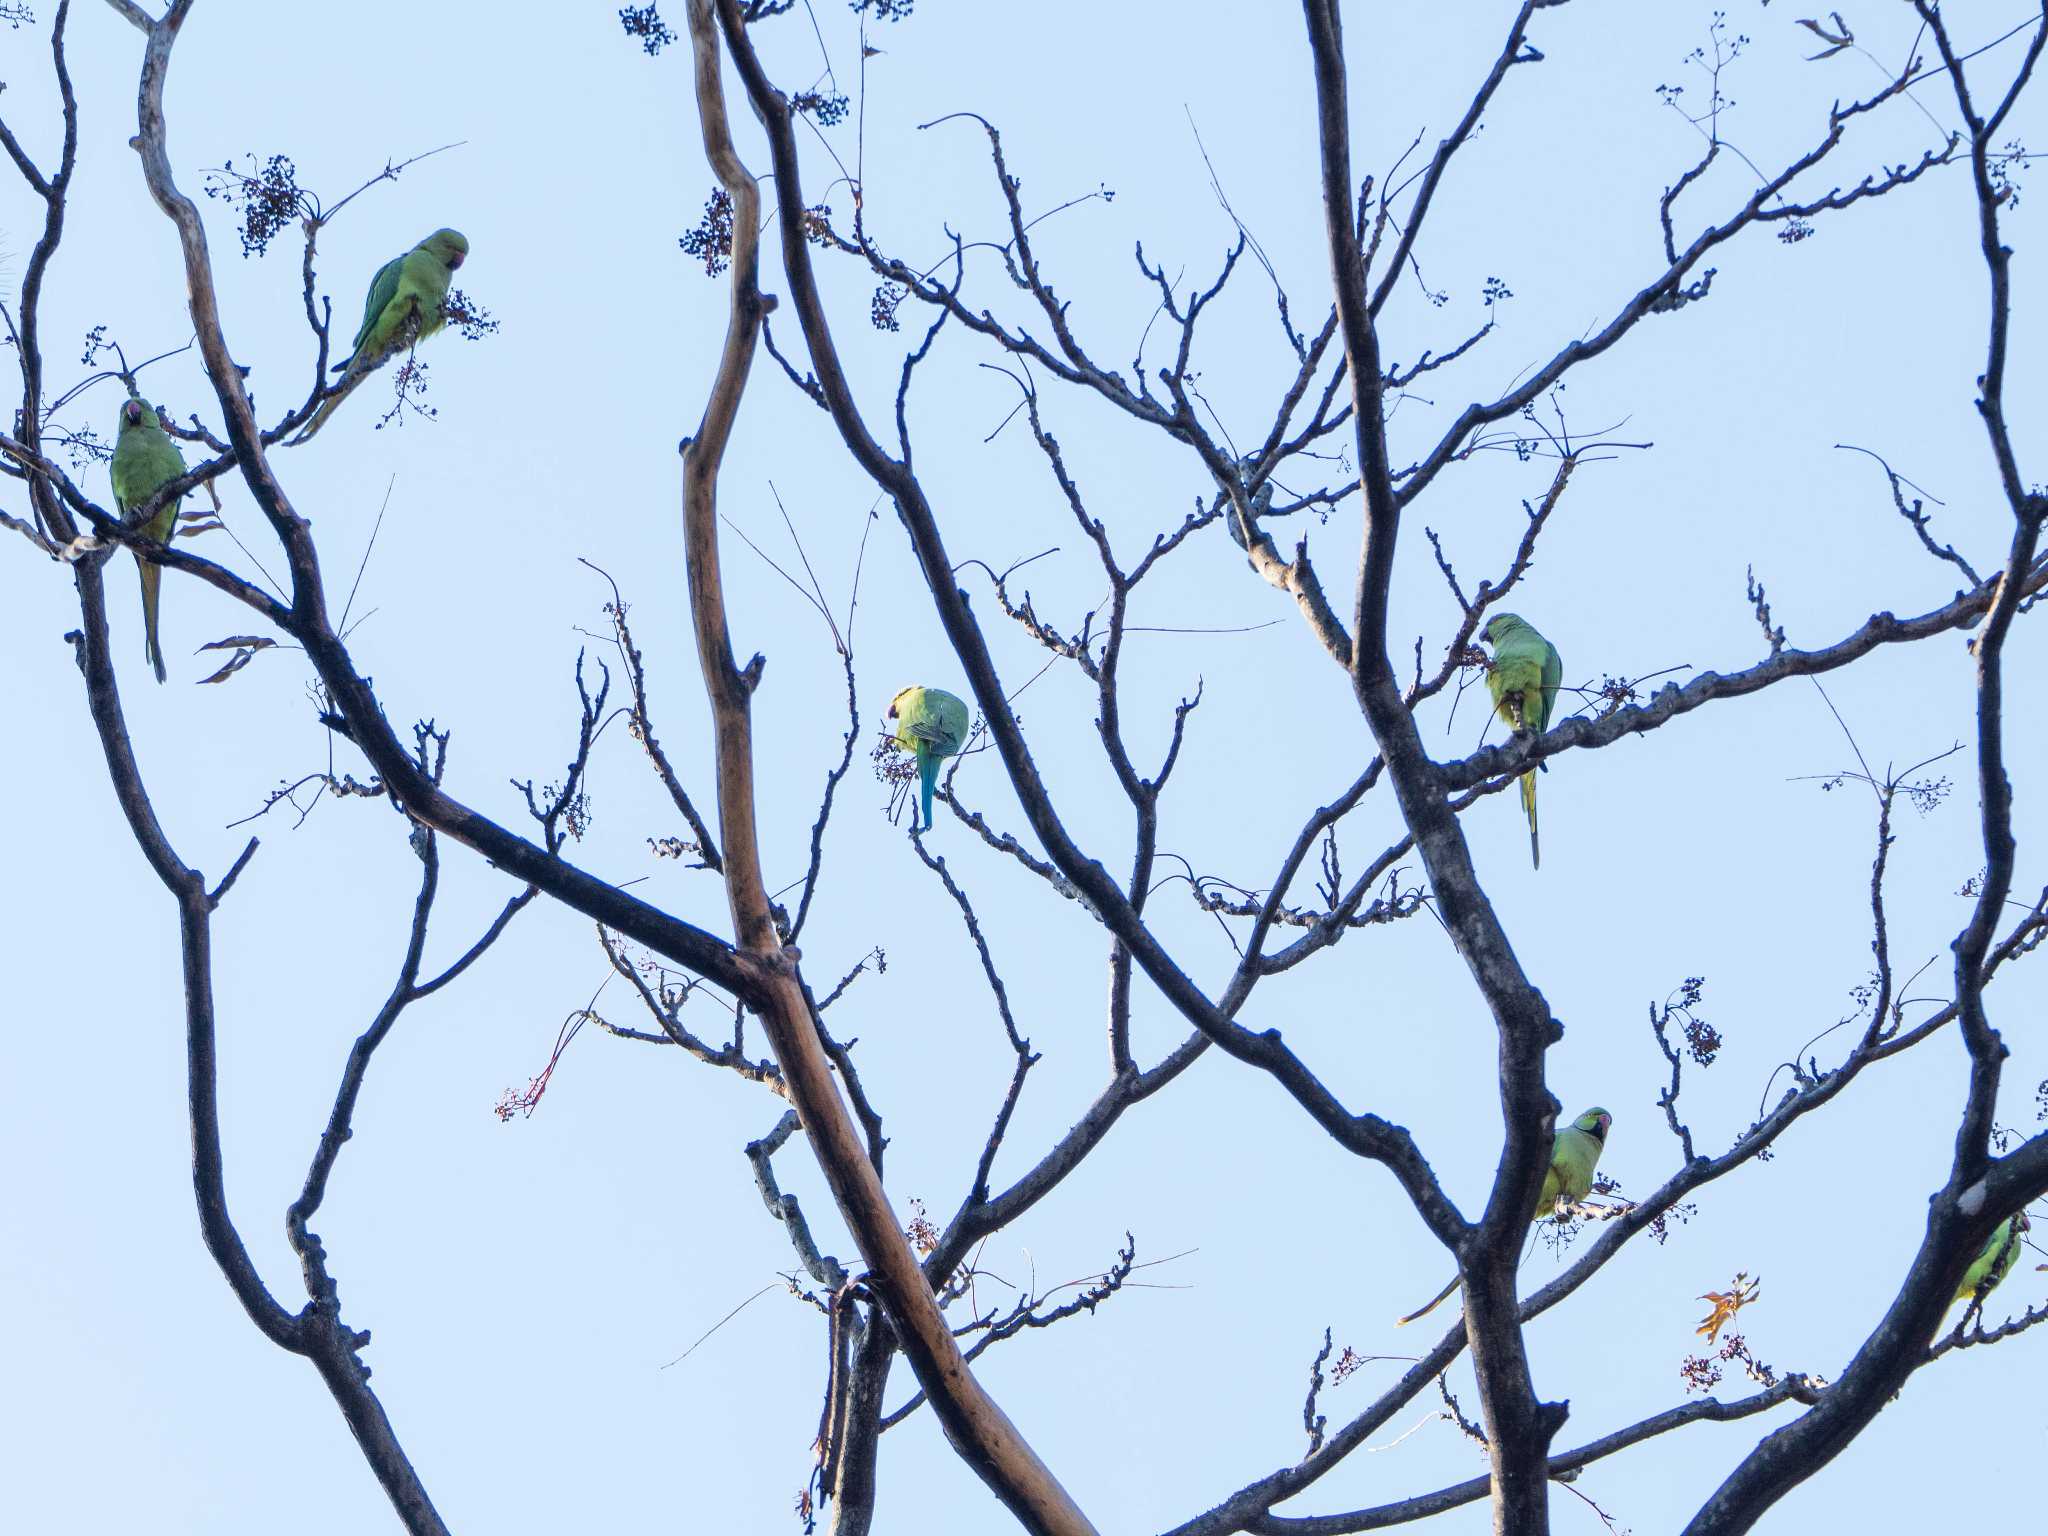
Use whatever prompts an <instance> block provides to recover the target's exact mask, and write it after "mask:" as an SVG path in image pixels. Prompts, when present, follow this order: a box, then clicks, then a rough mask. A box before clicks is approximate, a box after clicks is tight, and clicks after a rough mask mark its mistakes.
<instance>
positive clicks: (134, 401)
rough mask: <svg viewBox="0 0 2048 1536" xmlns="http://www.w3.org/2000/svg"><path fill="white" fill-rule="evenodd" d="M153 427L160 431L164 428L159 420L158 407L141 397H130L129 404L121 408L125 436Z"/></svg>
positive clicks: (122, 429) (122, 428)
mask: <svg viewBox="0 0 2048 1536" xmlns="http://www.w3.org/2000/svg"><path fill="white" fill-rule="evenodd" d="M151 427H156V428H158V429H159V430H161V429H162V427H163V423H162V422H160V421H158V420H157V415H156V407H155V406H153V405H151V404H150V403H149V402H148V401H147V400H145V399H143V398H142V396H140V395H131V396H129V398H128V403H127V404H126V405H124V406H122V407H121V431H122V433H123V435H125V434H127V433H129V432H136V431H146V430H148V429H149V428H151Z"/></svg>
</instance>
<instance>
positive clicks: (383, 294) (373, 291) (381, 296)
mask: <svg viewBox="0 0 2048 1536" xmlns="http://www.w3.org/2000/svg"><path fill="white" fill-rule="evenodd" d="M411 254H412V253H411V252H410V251H408V252H406V256H410V255H411ZM404 265H405V256H394V257H392V258H391V259H390V260H389V261H387V262H385V263H384V265H383V266H381V267H379V268H378V269H377V275H376V276H375V277H373V278H371V279H370V297H369V300H368V302H367V303H365V304H364V305H363V324H362V328H361V329H360V330H358V331H357V332H356V339H355V341H354V342H353V343H352V344H351V347H350V353H349V355H350V357H351V358H353V357H354V355H355V353H357V352H360V351H361V350H362V348H363V342H364V341H365V340H367V339H368V337H369V334H370V329H371V327H373V326H374V325H376V323H377V317H378V316H379V315H381V314H383V313H384V306H385V305H387V304H389V303H390V302H391V301H392V299H394V298H395V297H397V295H398V274H399V270H400V269H401V268H402V267H404Z"/></svg>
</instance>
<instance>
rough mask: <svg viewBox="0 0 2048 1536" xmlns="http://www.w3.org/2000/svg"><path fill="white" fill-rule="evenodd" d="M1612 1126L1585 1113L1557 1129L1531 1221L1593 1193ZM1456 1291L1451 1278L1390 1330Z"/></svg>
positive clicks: (1600, 1114)
mask: <svg viewBox="0 0 2048 1536" xmlns="http://www.w3.org/2000/svg"><path fill="white" fill-rule="evenodd" d="M1613 1124H1614V1116H1612V1115H1610V1114H1609V1113H1608V1112H1607V1111H1606V1110H1604V1109H1600V1108H1597V1107H1596V1108H1593V1109H1589V1110H1587V1111H1586V1112H1585V1113H1584V1114H1583V1115H1581V1116H1579V1118H1578V1119H1576V1120H1574V1121H1573V1122H1572V1123H1571V1124H1570V1125H1567V1126H1562V1127H1560V1128H1559V1130H1558V1133H1557V1135H1556V1136H1554V1137H1552V1138H1551V1142H1550V1166H1549V1167H1548V1168H1547V1169H1545V1170H1544V1173H1543V1188H1542V1189H1540V1190H1538V1191H1537V1194H1536V1209H1535V1210H1534V1211H1533V1212H1532V1213H1531V1214H1530V1216H1529V1219H1530V1220H1531V1221H1541V1220H1542V1219H1543V1218H1544V1217H1546V1216H1548V1215H1551V1214H1552V1213H1553V1212H1555V1211H1556V1209H1557V1202H1558V1201H1560V1200H1562V1201H1564V1202H1565V1203H1566V1204H1567V1205H1577V1204H1578V1203H1579V1202H1580V1201H1581V1200H1583V1199H1585V1198H1586V1196H1587V1195H1589V1194H1591V1193H1592V1191H1593V1170H1594V1167H1595V1166H1596V1165H1597V1164H1598V1163H1599V1161H1600V1153H1601V1150H1602V1149H1603V1148H1604V1147H1605V1146H1606V1145H1607V1130H1608V1127H1609V1126H1611V1125H1613ZM1457 1288H1458V1277H1457V1276H1456V1275H1453V1276H1452V1277H1451V1283H1450V1284H1449V1285H1447V1286H1445V1287H1444V1288H1443V1289H1442V1290H1440V1291H1438V1292H1437V1293H1436V1294H1435V1295H1434V1296H1432V1297H1430V1298H1429V1300H1428V1301H1426V1302H1424V1303H1423V1304H1422V1306H1420V1307H1418V1308H1417V1309H1416V1310H1415V1311H1413V1312H1410V1313H1409V1314H1408V1315H1407V1316H1406V1317H1404V1318H1402V1319H1401V1320H1400V1321H1399V1322H1398V1323H1396V1324H1395V1325H1394V1326H1395V1327H1397V1328H1405V1327H1407V1326H1408V1324H1410V1323H1412V1322H1414V1321H1415V1319H1417V1318H1418V1317H1423V1316H1426V1315H1427V1314H1429V1313H1430V1312H1433V1311H1435V1310H1436V1305H1437V1303H1438V1302H1440V1301H1442V1300H1443V1299H1444V1298H1445V1297H1446V1296H1448V1295H1450V1294H1451V1292H1453V1291H1455V1290H1456V1289H1457Z"/></svg>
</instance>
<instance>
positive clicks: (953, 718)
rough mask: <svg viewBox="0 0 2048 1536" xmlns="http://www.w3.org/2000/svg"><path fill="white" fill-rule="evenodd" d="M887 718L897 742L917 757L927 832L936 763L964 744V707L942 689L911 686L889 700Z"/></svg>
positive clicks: (965, 732) (965, 711)
mask: <svg viewBox="0 0 2048 1536" xmlns="http://www.w3.org/2000/svg"><path fill="white" fill-rule="evenodd" d="M889 718H890V719H891V720H894V721H895V722H896V737H895V740H896V745H897V746H899V747H901V748H903V750H904V751H906V752H909V753H911V754H913V755H914V756H915V757H916V759H917V783H918V791H919V797H918V798H919V803H920V804H921V805H922V806H923V807H924V827H925V830H926V831H927V832H929V831H930V830H931V827H932V789H933V786H935V785H936V784H937V783H938V781H939V763H940V761H941V759H944V758H948V757H951V756H952V755H953V754H954V753H956V752H958V751H959V750H960V749H961V748H962V747H964V746H966V745H967V731H968V714H967V706H966V705H965V704H964V703H962V702H961V701H960V700H959V699H957V698H955V697H954V696H953V695H952V694H950V693H947V692H946V691H945V690H944V689H943V688H916V687H912V688H906V689H904V690H903V691H902V692H901V693H899V694H897V695H896V697H895V698H893V699H891V700H890V701H889Z"/></svg>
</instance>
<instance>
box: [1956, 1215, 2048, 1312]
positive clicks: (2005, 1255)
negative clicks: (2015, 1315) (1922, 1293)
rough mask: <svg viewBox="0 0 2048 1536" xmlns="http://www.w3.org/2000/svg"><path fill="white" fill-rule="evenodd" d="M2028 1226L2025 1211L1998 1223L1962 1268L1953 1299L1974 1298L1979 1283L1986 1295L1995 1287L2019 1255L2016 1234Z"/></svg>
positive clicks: (2028, 1222)
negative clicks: (1974, 1255) (1961, 1277)
mask: <svg viewBox="0 0 2048 1536" xmlns="http://www.w3.org/2000/svg"><path fill="white" fill-rule="evenodd" d="M2032 1226H2033V1223H2032V1222H2030V1221H2028V1220H2027V1213H2026V1212H2025V1211H2021V1212H2020V1213H2019V1214H2018V1215H2016V1216H2014V1217H2013V1218H2012V1219H2011V1220H2010V1221H2005V1222H2001V1223H2000V1224H1999V1225H1998V1226H1997V1227H1996V1228H1995V1229H1994V1230H1993V1231H1992V1233H1991V1239H1990V1241H1989V1242H1987V1243H1985V1245H1984V1247H1983V1250H1982V1251H1981V1252H1980V1253H1979V1254H1978V1255H1977V1257H1976V1258H1974V1259H1972V1260H1971V1261H1970V1267H1969V1268H1968V1269H1966V1270H1964V1271H1963V1281H1962V1284H1960V1285H1958V1286H1957V1287H1956V1294H1955V1300H1957V1301H1960V1302H1966V1303H1967V1302H1971V1301H1974V1300H1976V1299H1977V1294H1978V1287H1979V1286H1982V1287H1983V1294H1984V1295H1986V1296H1989V1295H1990V1294H1991V1293H1992V1292H1993V1291H1995V1290H1997V1289H1998V1283H1999V1281H2001V1280H2003V1279H2004V1278H2005V1277H2006V1275H2007V1274H2008V1273H2010V1272H2011V1270H2012V1266H2013V1262H2014V1261H2015V1260H2016V1259H2018V1258H2019V1256H2020V1247H2021V1244H2020V1234H2021V1233H2022V1232H2026V1231H2029V1230H2031V1229H2032ZM1966 1316H1967V1314H1966Z"/></svg>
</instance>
